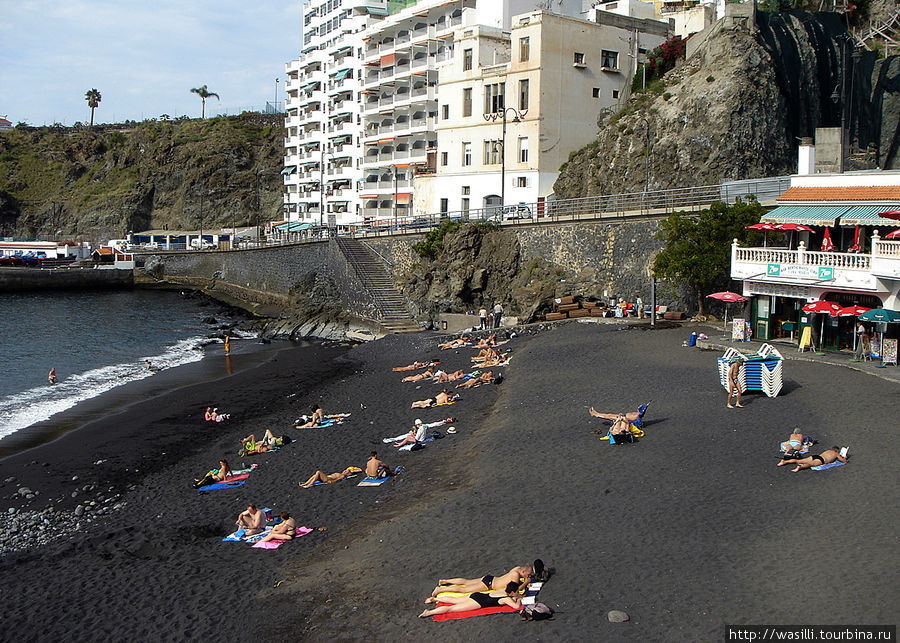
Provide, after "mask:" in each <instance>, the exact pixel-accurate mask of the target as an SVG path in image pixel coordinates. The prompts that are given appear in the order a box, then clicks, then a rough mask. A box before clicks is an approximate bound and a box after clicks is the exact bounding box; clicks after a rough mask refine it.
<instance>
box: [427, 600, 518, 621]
mask: <svg viewBox="0 0 900 643" xmlns="http://www.w3.org/2000/svg"><path fill="white" fill-rule="evenodd" d="M438 605H449V603H438ZM518 611H519V610H517V609H516V608H514V607H510V606H509V605H500V606H498V607H481V608H479V609H477V610H469V611H468V612H447V613H445V614H436V615H435V616H434V617H433V618H434V620H435V621H452V620H455V619H458V618H471V617H472V616H485V615H486V614H512V613H515V612H518Z"/></svg>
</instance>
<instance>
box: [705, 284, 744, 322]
mask: <svg viewBox="0 0 900 643" xmlns="http://www.w3.org/2000/svg"><path fill="white" fill-rule="evenodd" d="M707 297H709V298H710V299H716V300H718V301H724V302H725V303H726V306H725V327H724V329H723V330H726V331H727V330H728V306H727V304H729V303H731V302H733V301H747V298H746V297H744V296H743V295H739V294H737V293H736V292H731V291H728V290H723V291H722V292H714V293H713V294H711V295H707Z"/></svg>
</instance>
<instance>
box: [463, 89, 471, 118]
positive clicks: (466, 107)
mask: <svg viewBox="0 0 900 643" xmlns="http://www.w3.org/2000/svg"><path fill="white" fill-rule="evenodd" d="M462 115H463V116H471V115H472V88H471V87H466V88H465V89H463V104H462Z"/></svg>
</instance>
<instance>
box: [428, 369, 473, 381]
mask: <svg viewBox="0 0 900 643" xmlns="http://www.w3.org/2000/svg"><path fill="white" fill-rule="evenodd" d="M465 376H466V373H465V371H463V370H462V369H460V370H458V371H453V372H452V373H446V372H444V371H438V372H437V373H435V374H434V378H433V379H432V381H434V382H435V383H438V384H443V383H445V382H456V381H457V380H461V379H463V378H464V377H465Z"/></svg>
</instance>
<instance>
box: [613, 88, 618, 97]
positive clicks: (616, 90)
mask: <svg viewBox="0 0 900 643" xmlns="http://www.w3.org/2000/svg"><path fill="white" fill-rule="evenodd" d="M618 97H619V90H618V89H614V90H613V98H618Z"/></svg>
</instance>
